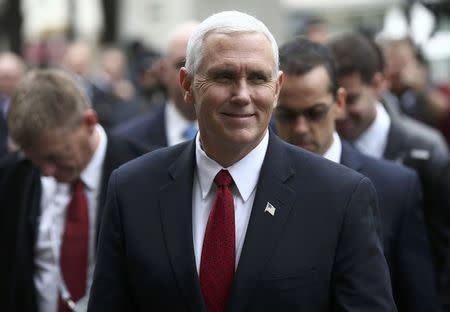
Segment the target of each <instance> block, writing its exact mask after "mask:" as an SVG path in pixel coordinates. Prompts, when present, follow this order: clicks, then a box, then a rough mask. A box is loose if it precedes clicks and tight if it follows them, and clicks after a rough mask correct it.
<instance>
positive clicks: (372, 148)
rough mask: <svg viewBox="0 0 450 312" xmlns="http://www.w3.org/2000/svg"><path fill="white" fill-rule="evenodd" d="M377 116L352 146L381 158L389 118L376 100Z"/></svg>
mask: <svg viewBox="0 0 450 312" xmlns="http://www.w3.org/2000/svg"><path fill="white" fill-rule="evenodd" d="M376 109H377V116H376V117H375V120H374V121H373V123H372V124H371V125H370V126H369V128H367V130H366V131H364V133H363V134H361V136H360V137H359V138H358V139H357V140H356V141H355V142H354V146H355V147H356V149H357V150H359V151H360V152H361V153H363V154H366V155H369V156H372V157H375V158H378V159H381V158H383V154H384V150H385V149H386V144H387V139H388V135H389V128H390V127H391V118H390V117H389V115H388V113H387V112H386V109H385V108H384V106H383V104H381V103H380V102H377V108H376Z"/></svg>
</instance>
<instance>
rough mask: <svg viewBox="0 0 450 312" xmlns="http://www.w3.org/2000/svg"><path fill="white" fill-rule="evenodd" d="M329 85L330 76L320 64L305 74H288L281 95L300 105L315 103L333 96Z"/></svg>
mask: <svg viewBox="0 0 450 312" xmlns="http://www.w3.org/2000/svg"><path fill="white" fill-rule="evenodd" d="M329 87H330V78H329V76H328V74H327V71H326V69H325V68H324V67H323V66H318V67H315V68H313V69H312V70H311V71H309V72H307V73H305V74H301V75H298V74H286V75H285V76H284V83H283V86H282V88H281V94H280V97H281V98H282V100H283V101H290V100H292V102H295V103H297V105H299V106H300V105H303V104H305V105H306V104H308V105H314V104H317V103H316V102H317V101H319V100H321V99H323V98H325V97H331V96H332V94H331V92H330V88H329ZM283 101H281V102H282V104H284V102H283Z"/></svg>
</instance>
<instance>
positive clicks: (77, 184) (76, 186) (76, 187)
mask: <svg viewBox="0 0 450 312" xmlns="http://www.w3.org/2000/svg"><path fill="white" fill-rule="evenodd" d="M70 187H71V189H72V192H74V193H75V192H79V191H82V190H83V187H84V184H83V180H81V178H77V179H76V180H75V181H73V182H72V184H71V185H70Z"/></svg>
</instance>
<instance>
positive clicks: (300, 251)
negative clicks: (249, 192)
mask: <svg viewBox="0 0 450 312" xmlns="http://www.w3.org/2000/svg"><path fill="white" fill-rule="evenodd" d="M194 171H195V142H194V140H192V141H189V142H185V143H182V144H179V145H176V146H173V147H169V148H164V149H159V150H157V151H154V152H152V153H150V154H147V155H145V156H143V157H141V158H139V159H137V160H135V161H132V162H130V163H128V164H127V165H125V166H123V167H121V168H120V169H119V170H117V171H115V172H114V173H113V174H112V176H111V179H110V184H109V187H108V195H107V200H106V206H105V213H104V218H103V221H102V226H101V231H100V238H99V245H98V254H97V256H98V258H97V266H96V272H95V274H94V283H93V288H92V289H91V297H90V302H89V309H88V311H90V312H96V311H205V305H204V302H203V299H202V295H201V291H200V283H199V279H198V274H197V270H196V263H195V258H194V250H193V242H192V185H193V176H194ZM267 203H271V204H272V205H273V206H274V207H275V208H276V211H275V214H274V215H273V216H272V215H271V214H270V213H268V212H264V209H265V207H266V205H267ZM376 205H377V203H376V194H375V190H374V188H373V186H372V184H371V182H370V181H369V180H368V179H367V178H365V177H363V176H362V175H360V174H358V173H356V172H355V171H353V170H350V169H348V168H345V167H344V166H341V165H337V164H335V163H333V162H330V161H328V160H326V159H323V158H322V157H319V156H317V155H314V154H312V153H309V152H306V151H304V150H301V149H299V148H297V147H294V146H292V145H289V144H287V143H285V142H283V141H281V140H280V139H279V138H278V137H277V136H276V135H273V134H271V135H270V137H269V145H268V149H267V153H266V156H265V159H264V163H263V165H262V168H261V172H260V178H259V182H258V184H257V187H256V195H255V200H254V204H253V208H252V212H251V216H250V220H249V224H248V228H247V232H246V235H245V242H244V246H243V249H242V253H241V256H240V260H239V264H238V267H237V271H236V274H235V276H234V283H233V287H232V290H231V297H230V300H229V305H228V311H258V312H259V311H310V312H314V311H332V310H334V308H335V306H336V305H338V304H339V305H340V306H341V307H342V309H343V310H346V311H365V312H369V311H396V309H395V305H394V303H393V298H392V294H391V286H390V278H389V273H388V268H387V264H386V260H385V258H384V256H383V254H382V247H381V242H380V240H379V238H378V236H377V233H376V230H375V226H376V224H375V223H376V222H375V218H374V217H373V212H374V211H375V212H376V211H377V207H376ZM349 272H351V273H349ZM330 285H333V287H330ZM349 285H352V286H353V287H354V288H353V289H352V290H350V287H349ZM368 298H370V299H368ZM369 306H370V307H373V306H376V308H369Z"/></svg>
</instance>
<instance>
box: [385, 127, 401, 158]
mask: <svg viewBox="0 0 450 312" xmlns="http://www.w3.org/2000/svg"><path fill="white" fill-rule="evenodd" d="M399 123H400V121H398V120H397V119H392V122H391V127H390V128H389V134H388V139H387V143H386V148H385V149H384V155H383V158H386V159H390V160H394V161H399V160H401V159H402V158H403V156H404V155H402V154H403V151H404V150H405V146H404V141H403V140H402V139H401V137H402V134H401V129H400V124H399Z"/></svg>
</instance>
